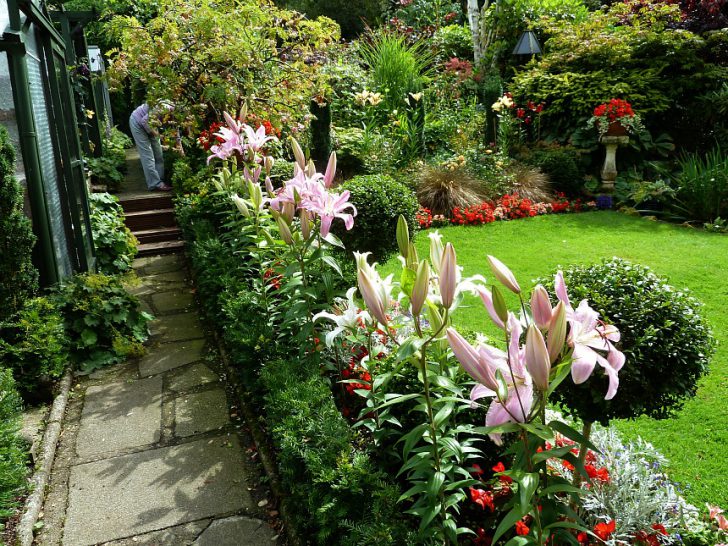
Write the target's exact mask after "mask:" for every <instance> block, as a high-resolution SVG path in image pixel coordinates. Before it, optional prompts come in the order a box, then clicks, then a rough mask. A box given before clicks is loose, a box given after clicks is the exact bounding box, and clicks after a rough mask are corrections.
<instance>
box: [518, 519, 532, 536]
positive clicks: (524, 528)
mask: <svg viewBox="0 0 728 546" xmlns="http://www.w3.org/2000/svg"><path fill="white" fill-rule="evenodd" d="M529 532H531V529H530V528H529V527H528V525H526V523H525V522H524V521H523V520H520V519H519V520H518V521H517V522H516V534H517V535H521V536H525V535H527V534H528V533H529Z"/></svg>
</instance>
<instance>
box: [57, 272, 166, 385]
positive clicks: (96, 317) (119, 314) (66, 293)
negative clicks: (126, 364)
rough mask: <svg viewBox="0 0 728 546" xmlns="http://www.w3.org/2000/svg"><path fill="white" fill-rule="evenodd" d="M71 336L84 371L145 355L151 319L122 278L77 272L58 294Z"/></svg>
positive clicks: (73, 351)
mask: <svg viewBox="0 0 728 546" xmlns="http://www.w3.org/2000/svg"><path fill="white" fill-rule="evenodd" d="M55 299H56V301H57V305H58V308H59V309H60V312H61V314H62V315H63V318H64V321H65V325H66V332H67V335H68V337H69V338H70V350H71V356H72V358H73V359H74V361H75V363H76V364H77V365H78V366H79V368H80V370H81V371H82V372H91V371H93V370H95V369H96V368H100V367H102V366H107V365H109V364H113V363H116V362H119V361H121V360H124V359H125V358H126V357H127V356H139V355H141V354H143V352H144V349H143V347H142V343H143V342H144V341H145V340H146V339H147V336H148V330H147V322H149V321H150V320H151V318H152V317H151V316H150V315H149V314H147V313H145V312H143V311H141V310H140V309H139V300H138V299H137V298H136V297H135V296H132V295H131V294H129V293H128V292H127V291H126V289H125V288H124V286H123V285H122V282H121V280H120V278H118V277H113V276H107V275H103V274H100V273H99V274H91V273H88V274H82V275H76V276H75V277H72V278H71V279H69V280H68V281H67V282H66V283H64V284H62V285H61V286H60V287H59V288H58V290H57V292H56V294H55Z"/></svg>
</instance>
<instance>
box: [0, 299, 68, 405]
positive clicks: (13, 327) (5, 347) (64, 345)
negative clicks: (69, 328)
mask: <svg viewBox="0 0 728 546" xmlns="http://www.w3.org/2000/svg"><path fill="white" fill-rule="evenodd" d="M0 361H2V362H3V365H4V366H7V367H8V368H9V369H10V370H12V372H13V375H14V376H15V381H16V384H17V387H18V390H19V391H20V394H21V395H22V396H23V398H24V399H25V400H26V401H29V402H45V401H48V400H50V399H51V398H52V396H51V394H52V387H53V386H54V384H55V382H56V381H57V380H58V379H60V378H61V376H62V375H63V372H64V371H65V370H66V368H67V367H68V365H69V354H68V338H67V337H66V331H65V327H64V321H63V317H62V316H61V315H60V313H59V311H58V309H57V308H56V306H55V305H54V303H53V302H52V301H51V300H49V299H48V298H44V297H43V298H34V299H31V300H28V301H26V302H25V306H24V307H23V309H22V310H21V311H20V312H18V313H17V315H15V316H13V317H12V318H11V319H10V320H8V321H7V322H5V323H3V324H0Z"/></svg>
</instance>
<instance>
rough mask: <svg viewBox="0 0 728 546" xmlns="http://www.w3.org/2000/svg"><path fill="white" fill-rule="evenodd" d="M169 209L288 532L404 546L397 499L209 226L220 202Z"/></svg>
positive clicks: (226, 240)
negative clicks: (271, 461) (282, 497)
mask: <svg viewBox="0 0 728 546" xmlns="http://www.w3.org/2000/svg"><path fill="white" fill-rule="evenodd" d="M176 207H177V215H178V220H179V221H180V223H181V227H182V229H183V232H184V233H185V234H186V237H187V238H188V247H189V249H190V256H191V260H192V269H193V271H194V273H195V278H196V284H197V287H198V294H199V295H200V298H201V300H202V303H203V307H204V309H205V310H206V312H207V313H208V316H210V317H214V322H215V324H216V326H217V328H218V329H219V330H220V331H221V333H222V334H223V340H224V343H225V345H226V349H227V350H228V352H229V355H230V358H231V360H232V363H233V364H234V365H235V366H236V367H237V369H238V370H239V379H240V380H241V381H242V383H243V386H244V388H245V390H246V392H247V393H248V395H249V396H250V400H251V401H252V403H253V404H254V405H256V409H257V410H258V411H259V412H260V413H261V414H262V415H264V416H265V423H266V429H267V431H268V433H269V435H270V438H271V440H272V443H273V446H274V447H275V451H276V455H277V460H278V469H279V472H280V476H281V481H282V486H283V487H284V488H285V493H286V498H287V500H288V501H289V508H290V512H291V513H292V519H293V521H292V522H291V523H292V524H293V525H295V527H296V529H297V531H298V532H299V533H300V534H301V536H304V537H306V539H307V540H309V541H310V543H313V544H350V545H352V546H353V545H367V544H371V545H372V546H373V545H375V544H376V545H383V544H402V543H408V542H409V543H411V540H409V539H408V537H407V533H408V529H409V527H408V526H407V525H406V520H405V519H403V517H402V515H401V514H399V509H398V506H397V499H398V497H399V494H400V493H401V491H400V490H399V488H398V487H397V486H396V485H394V484H393V483H392V482H391V481H389V480H388V479H387V478H386V476H385V475H384V474H383V473H382V471H381V470H378V469H377V468H376V465H375V463H374V460H373V459H374V458H373V456H372V454H371V453H370V452H369V451H368V448H367V445H368V442H366V441H364V438H362V437H360V436H359V433H358V432H356V431H354V430H353V429H352V428H351V427H350V426H349V425H348V423H347V422H346V421H345V420H344V418H343V417H342V416H341V413H340V412H339V410H338V409H337V408H336V406H335V404H334V400H333V397H332V394H331V386H330V384H329V382H328V380H327V379H326V378H325V377H323V376H322V375H321V372H320V368H319V364H318V362H317V361H316V360H315V359H302V358H299V352H298V347H296V346H289V347H287V348H285V347H282V345H283V344H276V343H275V342H274V339H273V338H274V334H275V325H273V326H271V325H270V324H269V321H268V320H266V319H265V315H264V314H262V313H261V312H260V309H258V307H257V304H256V300H255V298H254V297H251V295H250V284H249V283H250V279H249V277H248V275H249V272H248V271H246V268H245V265H244V261H245V260H244V258H242V257H241V255H240V254H239V253H236V246H235V245H236V244H237V243H236V240H235V239H234V238H232V237H230V236H229V233H228V232H227V230H228V229H230V226H229V225H228V227H225V222H222V221H220V222H218V221H215V220H214V219H215V218H217V217H218V215H219V214H222V213H221V211H220V203H219V201H217V200H216V199H215V198H214V197H209V196H208V197H195V198H189V199H184V200H178V202H177V205H176ZM228 209H229V207H228ZM218 219H219V218H218Z"/></svg>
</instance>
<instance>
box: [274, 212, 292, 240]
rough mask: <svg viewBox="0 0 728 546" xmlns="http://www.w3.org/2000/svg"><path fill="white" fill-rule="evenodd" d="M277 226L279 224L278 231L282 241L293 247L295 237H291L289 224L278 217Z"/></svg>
mask: <svg viewBox="0 0 728 546" xmlns="http://www.w3.org/2000/svg"><path fill="white" fill-rule="evenodd" d="M276 224H278V231H279V232H280V234H281V239H283V241H284V242H285V243H286V244H287V245H292V244H293V235H291V229H290V228H289V227H288V224H287V223H286V221H285V220H284V219H283V217H282V216H278V217H276Z"/></svg>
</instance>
